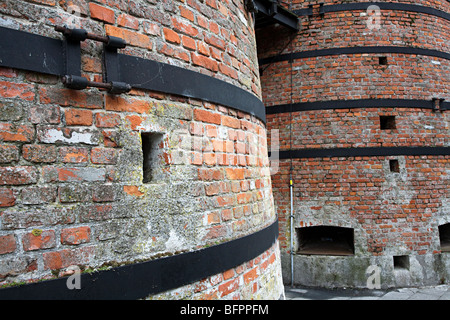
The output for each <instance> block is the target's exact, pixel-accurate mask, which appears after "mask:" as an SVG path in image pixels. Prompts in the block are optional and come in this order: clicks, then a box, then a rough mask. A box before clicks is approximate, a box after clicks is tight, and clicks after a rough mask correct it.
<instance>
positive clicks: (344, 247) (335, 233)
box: [297, 226, 355, 256]
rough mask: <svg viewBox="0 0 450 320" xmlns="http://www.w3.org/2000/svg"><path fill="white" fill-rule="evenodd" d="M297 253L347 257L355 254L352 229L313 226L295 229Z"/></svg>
mask: <svg viewBox="0 0 450 320" xmlns="http://www.w3.org/2000/svg"><path fill="white" fill-rule="evenodd" d="M297 235H298V244H299V246H298V253H299V254H305V255H329V256H348V255H353V254H354V252H355V247H354V232H353V229H352V228H344V227H332V226H315V227H304V228H298V229H297Z"/></svg>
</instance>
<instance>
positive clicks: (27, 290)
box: [0, 219, 278, 300]
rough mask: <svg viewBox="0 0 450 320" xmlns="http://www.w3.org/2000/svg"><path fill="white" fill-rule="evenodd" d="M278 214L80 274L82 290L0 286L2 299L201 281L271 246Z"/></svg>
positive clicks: (106, 294) (58, 282) (138, 291)
mask: <svg viewBox="0 0 450 320" xmlns="http://www.w3.org/2000/svg"><path fill="white" fill-rule="evenodd" d="M277 239H278V219H276V220H275V221H274V222H273V223H272V224H271V225H270V226H268V227H266V228H264V229H262V230H260V231H257V232H256V233H253V234H251V235H248V236H245V237H242V238H239V239H235V240H232V241H229V242H225V243H222V244H219V245H216V246H212V247H209V248H205V249H202V250H198V251H193V252H188V253H182V254H178V255H175V256H170V257H166V258H161V259H156V260H151V261H147V262H142V263H138V264H132V265H126V266H122V267H117V268H114V269H111V270H107V271H101V272H96V273H91V274H88V273H83V274H82V275H81V280H80V284H81V289H79V290H77V289H73V290H69V289H68V288H67V286H66V281H67V277H66V278H59V279H55V280H48V281H43V282H37V283H32V284H27V285H22V286H18V287H11V288H3V289H0V300H55V299H56V300H71V299H77V300H109V299H115V300H119V299H120V300H126V299H127V300H134V299H140V298H145V297H147V296H150V295H154V294H157V293H160V292H165V291H167V290H171V289H175V288H179V287H181V286H184V285H187V284H190V283H193V282H196V281H199V280H202V279H205V278H207V277H208V276H212V275H215V274H218V273H221V272H224V271H226V270H229V269H231V268H234V267H237V266H239V265H241V264H243V263H245V262H248V261H250V260H252V259H254V258H256V257H257V256H259V255H261V254H262V253H264V252H265V251H267V250H268V249H270V248H271V247H272V246H273V245H274V244H275V242H276V241H277Z"/></svg>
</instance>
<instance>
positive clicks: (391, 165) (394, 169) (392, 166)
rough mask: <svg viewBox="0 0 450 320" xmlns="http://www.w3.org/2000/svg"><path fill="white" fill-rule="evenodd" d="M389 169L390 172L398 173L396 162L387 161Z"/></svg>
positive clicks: (398, 166)
mask: <svg viewBox="0 0 450 320" xmlns="http://www.w3.org/2000/svg"><path fill="white" fill-rule="evenodd" d="M389 169H390V170H391V172H400V165H399V163H398V160H389Z"/></svg>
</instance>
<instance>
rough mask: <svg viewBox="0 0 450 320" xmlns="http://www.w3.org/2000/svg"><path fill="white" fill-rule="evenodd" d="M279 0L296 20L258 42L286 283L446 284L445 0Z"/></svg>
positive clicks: (449, 19) (448, 18) (449, 68)
mask: <svg viewBox="0 0 450 320" xmlns="http://www.w3.org/2000/svg"><path fill="white" fill-rule="evenodd" d="M283 5H284V7H285V8H286V9H289V10H291V11H292V12H293V13H295V14H296V15H298V16H299V18H300V27H299V30H298V31H295V30H293V31H289V30H285V29H282V28H280V27H279V26H264V24H263V21H261V27H260V28H258V32H257V42H258V54H259V61H260V71H261V83H262V91H263V100H264V103H265V105H266V107H267V108H266V111H267V125H268V130H269V132H271V131H272V130H279V136H280V151H279V156H280V164H279V172H278V173H277V174H275V175H274V176H272V184H273V194H274V199H275V206H276V210H277V213H278V216H279V223H280V243H281V247H282V261H283V274H284V281H285V283H292V282H293V283H294V284H302V285H311V286H327V287H343V286H346V287H347V286H354V287H366V285H367V280H368V279H369V278H370V276H379V280H380V283H381V286H382V287H392V286H404V285H407V286H410V285H411V286H412V285H429V284H439V283H448V282H449V271H450V260H449V259H450V256H449V253H448V251H449V249H448V248H449V246H448V244H449V230H450V229H449V226H450V225H449V222H450V211H449V208H450V202H449V169H450V156H449V154H450V152H449V151H450V148H449V137H450V135H449V111H448V110H449V109H450V101H449V100H450V47H449V45H450V38H449V34H450V33H449V32H450V3H449V2H448V1H446V0H434V1H382V2H367V1H357V0H355V1H332V0H330V1H328V0H327V1H283ZM269 137H270V134H269ZM269 145H270V143H269ZM290 180H291V181H292V189H290ZM290 190H291V191H292V197H291V196H290V194H291V193H290ZM291 200H292V207H293V209H292V210H291ZM371 266H372V267H371ZM374 270H376V271H377V272H378V274H374V273H373V272H374ZM371 279H373V278H371Z"/></svg>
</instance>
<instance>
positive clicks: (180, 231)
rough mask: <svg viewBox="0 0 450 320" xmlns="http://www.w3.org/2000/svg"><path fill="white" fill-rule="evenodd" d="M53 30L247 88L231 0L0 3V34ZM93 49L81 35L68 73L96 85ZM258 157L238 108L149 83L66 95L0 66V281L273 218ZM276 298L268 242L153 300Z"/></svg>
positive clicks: (254, 133)
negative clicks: (122, 44)
mask: <svg viewBox="0 0 450 320" xmlns="http://www.w3.org/2000/svg"><path fill="white" fill-rule="evenodd" d="M63 24H68V25H69V26H70V27H75V28H83V29H85V30H87V31H88V32H91V33H94V34H100V35H109V36H115V37H119V38H122V39H124V40H125V41H126V42H127V44H128V45H127V47H126V48H125V49H123V50H121V52H122V53H123V54H127V55H131V56H136V57H142V58H146V59H150V60H155V61H159V62H163V63H167V64H171V65H175V66H178V67H181V68H184V69H187V70H192V71H195V72H199V73H202V74H204V75H207V76H210V77H212V78H215V79H219V80H223V81H226V82H227V83H230V84H232V85H233V86H235V87H237V88H239V89H242V90H245V91H247V92H250V93H252V94H253V95H256V96H258V97H260V96H261V92H260V82H259V73H258V67H257V65H258V64H257V56H256V43H255V38H254V30H253V22H252V17H251V16H250V15H249V14H248V13H247V11H246V10H245V8H244V5H243V2H242V1H226V2H223V1H216V0H208V1H195V0H187V1H172V0H169V1H155V0H150V1H140V0H133V1H103V0H102V1H83V0H81V1H55V0H45V1H41V0H33V1H22V0H20V1H16V0H14V1H13V0H11V1H10V0H7V1H2V4H1V5H0V26H1V27H5V28H11V29H15V30H22V31H26V32H31V33H34V34H39V35H42V36H46V37H52V38H56V39H62V38H63V37H62V35H61V34H60V33H59V32H56V31H55V30H54V26H55V25H63ZM102 51H103V47H102V44H101V43H99V42H95V41H89V40H86V41H83V42H82V43H81V59H82V60H81V66H82V75H83V76H85V77H86V78H88V79H89V80H91V81H97V82H101V81H102V72H103V71H104V70H103V67H104V66H102V63H101V56H102ZM155 76H158V75H155ZM186 81H189V79H186ZM268 165H269V162H268V156H267V142H266V128H265V123H264V122H263V121H262V120H261V119H258V118H257V117H255V116H253V115H251V114H249V113H246V112H243V111H239V110H235V109H233V108H231V107H225V106H223V105H219V104H216V103H212V102H208V101H202V100H201V99H196V98H189V97H183V96H178V95H173V94H168V93H165V92H156V91H149V90H139V89H132V90H131V91H130V92H129V93H125V94H121V95H113V94H109V93H107V92H106V91H104V90H101V89H96V88H87V89H85V90H80V91H77V90H72V89H68V88H65V87H64V86H63V84H62V82H61V79H60V78H59V77H56V76H50V75H45V74H41V73H35V72H30V71H26V70H20V69H14V68H6V67H2V68H0V283H1V284H6V283H10V282H14V281H34V280H40V279H48V278H52V277H55V276H61V275H65V274H67V273H66V269H67V268H68V267H70V266H73V265H77V266H79V267H80V268H81V269H82V270H87V269H91V270H92V269H94V270H95V269H98V268H100V267H102V269H108V268H110V267H115V266H120V265H126V264H133V263H137V262H142V261H148V260H151V259H158V258H161V257H167V256H171V255H176V254H180V253H183V252H192V251H194V250H200V249H202V248H206V247H211V246H214V245H217V244H219V243H224V242H227V241H231V240H233V239H237V238H240V237H242V236H245V235H248V234H252V233H254V232H257V231H259V230H261V229H263V228H264V227H266V226H268V225H270V224H271V223H273V221H274V220H275V219H276V218H275V212H274V207H273V198H272V187H271V180H270V173H269V167H268ZM148 168H150V169H148ZM146 169H148V170H150V171H148V172H146ZM210 263H211V264H213V263H214V261H211V262H210ZM283 294H284V291H283V285H282V282H281V265H280V256H279V248H278V243H277V242H276V241H275V242H274V244H273V246H272V247H271V248H267V250H266V251H265V252H263V253H262V254H261V255H259V256H255V257H253V259H251V260H250V261H247V262H244V263H243V264H241V265H238V266H235V267H234V268H232V269H230V270H226V271H224V272H223V273H220V274H215V275H211V276H210V277H208V278H207V279H204V280H202V281H199V282H195V283H193V284H189V285H187V286H183V287H180V288H177V289H175V290H173V291H170V292H168V293H161V294H160V295H159V297H163V298H191V299H230V298H232V299H249V298H260V299H278V298H279V297H280V296H282V295H283ZM119 298H120V297H119Z"/></svg>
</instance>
